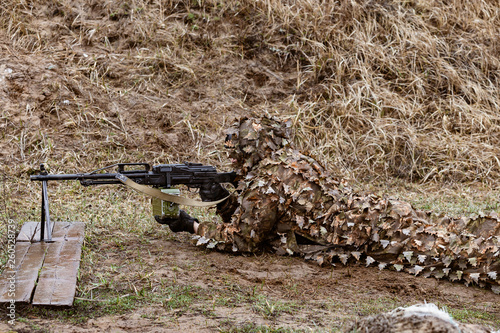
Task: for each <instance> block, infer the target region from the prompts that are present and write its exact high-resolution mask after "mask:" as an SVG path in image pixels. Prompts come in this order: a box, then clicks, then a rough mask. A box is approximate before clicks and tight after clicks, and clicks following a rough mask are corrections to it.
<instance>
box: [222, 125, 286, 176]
mask: <svg viewBox="0 0 500 333" xmlns="http://www.w3.org/2000/svg"><path fill="white" fill-rule="evenodd" d="M291 126H292V122H291V121H286V122H279V121H277V120H275V119H271V118H267V117H265V118H262V119H256V118H246V117H245V118H242V119H240V121H239V122H237V123H236V124H234V125H233V127H231V128H229V129H228V130H227V131H226V134H227V138H226V147H228V148H229V149H231V152H230V157H231V158H233V159H234V160H235V167H236V169H237V171H238V172H239V173H240V174H241V175H246V174H247V173H248V172H249V171H250V170H252V168H253V167H254V166H256V165H257V164H259V162H260V161H262V160H264V159H266V158H270V157H271V156H272V155H273V154H274V153H276V152H278V151H280V150H282V149H284V148H289V147H290V135H291Z"/></svg>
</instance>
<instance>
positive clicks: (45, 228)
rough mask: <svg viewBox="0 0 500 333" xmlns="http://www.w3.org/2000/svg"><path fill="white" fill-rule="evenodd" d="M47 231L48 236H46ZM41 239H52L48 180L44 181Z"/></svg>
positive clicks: (42, 240)
mask: <svg viewBox="0 0 500 333" xmlns="http://www.w3.org/2000/svg"><path fill="white" fill-rule="evenodd" d="M45 232H47V237H45ZM40 241H41V242H45V241H47V242H51V241H52V228H51V225H50V213H49V197H48V194H47V181H43V182H42V218H41V226H40Z"/></svg>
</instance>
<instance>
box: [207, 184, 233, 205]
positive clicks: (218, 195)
mask: <svg viewBox="0 0 500 333" xmlns="http://www.w3.org/2000/svg"><path fill="white" fill-rule="evenodd" d="M228 195H229V192H228V190H226V189H225V188H224V187H222V185H221V184H219V183H207V184H203V185H202V186H201V187H200V198H201V201H217V200H220V199H223V198H225V197H227V196H228Z"/></svg>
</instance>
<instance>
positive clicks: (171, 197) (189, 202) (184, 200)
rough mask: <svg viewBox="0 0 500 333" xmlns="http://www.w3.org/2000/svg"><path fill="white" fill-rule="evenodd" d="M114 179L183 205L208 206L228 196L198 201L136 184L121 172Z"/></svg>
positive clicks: (161, 198) (148, 193) (158, 197)
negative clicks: (208, 200)
mask: <svg viewBox="0 0 500 333" xmlns="http://www.w3.org/2000/svg"><path fill="white" fill-rule="evenodd" d="M116 179H118V180H119V181H121V182H122V183H123V184H125V185H127V186H129V187H131V188H133V189H134V190H136V191H138V192H141V193H144V194H146V195H149V196H151V197H154V198H157V199H160V200H163V201H169V202H174V203H176V204H179V205H184V206H194V207H209V206H214V205H216V204H218V203H220V202H222V201H224V200H226V199H227V198H229V196H227V197H225V198H223V199H220V200H217V201H210V202H204V201H198V200H193V199H189V198H183V197H179V196H178V195H173V194H168V193H163V192H162V191H160V190H157V189H155V188H152V187H148V186H144V185H141V184H137V183H136V182H134V181H133V180H132V179H130V178H128V177H127V176H124V175H122V174H117V175H116Z"/></svg>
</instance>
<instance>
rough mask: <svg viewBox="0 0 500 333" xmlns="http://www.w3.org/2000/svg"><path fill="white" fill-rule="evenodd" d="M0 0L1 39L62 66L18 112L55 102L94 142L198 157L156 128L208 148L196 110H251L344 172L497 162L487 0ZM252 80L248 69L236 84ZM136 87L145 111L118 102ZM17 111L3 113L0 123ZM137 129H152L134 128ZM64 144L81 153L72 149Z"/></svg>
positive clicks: (459, 170)
mask: <svg viewBox="0 0 500 333" xmlns="http://www.w3.org/2000/svg"><path fill="white" fill-rule="evenodd" d="M2 7H3V8H4V9H7V8H8V9H9V10H3V11H2V13H3V14H2V15H1V17H0V22H1V25H2V28H3V31H5V32H6V35H7V36H9V43H10V48H11V49H12V50H14V51H16V50H19V51H24V52H29V53H30V54H35V55H39V56H40V57H41V58H45V59H48V60H50V61H49V62H51V63H52V62H55V63H56V64H57V66H61V67H62V68H61V72H62V73H61V74H63V78H60V79H58V80H56V82H52V87H51V86H49V87H44V88H47V89H49V90H52V91H50V92H48V94H49V96H50V97H51V98H52V100H51V103H43V102H42V103H36V102H35V103H33V104H34V105H30V107H27V109H30V108H31V110H29V112H28V113H31V114H33V113H35V114H36V113H37V111H38V112H49V113H50V114H54V113H55V114H56V116H57V118H58V121H56V122H55V124H54V122H51V123H50V125H55V126H56V127H62V128H65V129H69V131H66V132H65V136H81V137H83V138H84V139H86V141H88V144H89V145H90V146H92V145H93V144H94V143H93V142H92V141H93V140H92V139H95V138H97V139H100V138H103V137H106V141H107V142H106V143H107V145H105V144H102V143H101V144H99V145H97V146H96V147H95V148H96V149H97V150H101V149H102V148H103V146H113V145H114V146H118V147H120V146H124V147H126V148H129V149H140V148H139V147H143V146H144V143H150V147H151V149H150V151H149V153H150V154H148V156H147V157H148V158H151V157H152V156H151V155H153V154H154V152H155V151H156V152H158V150H157V149H155V148H158V146H161V147H162V148H163V149H165V148H167V153H168V154H169V155H173V157H174V158H173V159H176V157H177V156H182V157H189V158H193V156H192V155H191V154H183V153H179V152H178V150H179V147H178V145H177V147H175V148H176V149H171V147H169V145H168V143H163V145H162V144H161V143H160V144H158V141H160V142H161V141H166V142H168V137H166V136H165V133H161V132H162V131H163V132H169V131H171V130H172V129H174V130H176V131H178V132H182V133H185V134H186V137H185V138H182V139H181V140H180V141H183V142H186V143H187V144H190V145H195V146H196V148H197V149H198V151H199V152H198V154H197V155H196V156H195V158H197V159H204V158H205V156H206V154H207V152H208V150H207V148H206V145H207V141H213V140H215V139H217V138H215V137H213V136H212V137H208V138H207V137H206V133H209V132H212V131H214V129H215V130H216V131H220V129H221V127H222V126H223V122H220V121H217V120H215V121H214V120H211V119H207V117H213V116H214V115H220V114H222V115H223V117H224V118H226V117H229V118H230V117H231V115H232V114H236V115H237V114H244V113H248V112H249V111H248V110H253V111H254V112H255V113H256V114H265V113H270V114H273V115H279V116H280V117H290V116H291V117H293V118H294V119H295V124H296V127H297V130H298V134H299V135H298V138H297V141H298V142H300V143H301V145H302V147H303V148H304V149H308V150H311V151H312V152H313V154H314V155H316V156H319V158H320V159H321V160H322V161H323V162H324V163H326V164H328V165H330V166H332V168H338V170H339V172H342V173H344V174H350V176H351V177H352V178H356V179H360V178H365V180H367V179H373V178H377V177H381V178H382V179H387V178H391V177H397V178H403V179H407V180H411V181H424V182H425V181H430V180H433V181H438V182H441V181H480V182H485V183H492V182H494V181H495V179H496V178H497V177H498V176H499V171H500V160H499V159H498V156H500V154H499V148H498V147H499V146H500V145H499V138H500V135H499V116H498V111H497V110H498V108H499V100H500V95H499V82H500V78H499V50H500V49H499V47H500V46H499V45H498V40H497V37H498V35H499V34H500V28H499V27H500V22H499V21H500V18H499V7H498V3H497V2H495V1H453V2H451V3H449V2H446V1H410V2H397V1H369V2H352V1H340V2H326V3H321V2H318V1H312V0H298V1H289V2H287V1H277V0H266V1H259V2H254V1H225V2H224V3H219V2H216V1H194V2H193V1H167V2H164V1H162V2H160V1H153V2H145V1H139V0H136V1H119V2H98V1H70V0H64V1H59V2H57V3H53V2H43V1H42V2H37V3H36V4H35V3H29V2H26V1H3V2H2ZM235 29H236V30H235ZM238 59H241V63H242V64H243V65H241V66H238V65H237V60H238ZM229 64H231V65H230V66H228V65H229ZM249 67H251V68H249ZM241 70H244V71H246V73H245V75H246V77H245V76H242V75H241V74H242V73H241V72H240V71H241ZM58 74H59V72H58ZM259 76H260V77H261V79H262V80H263V84H264V85H265V86H264V87H262V83H259V82H257V81H258V80H259ZM248 77H251V78H252V80H248ZM249 81H255V82H257V83H256V84H254V85H253V87H252V86H249V87H248V86H247V87H245V86H244V85H243V84H242V83H251V82H249ZM265 87H268V88H269V89H268V90H271V88H274V91H265V90H266V89H264V88H265ZM54 94H57V95H58V96H57V98H59V100H57V99H56V96H54ZM62 95H67V100H66V101H70V102H71V105H70V106H69V107H66V108H64V107H65V105H61V100H60V97H61V96H62ZM137 96H142V97H143V98H142V101H140V102H139V104H140V105H139V107H140V108H141V109H149V113H146V112H138V113H140V115H137V114H133V112H130V111H127V110H130V109H131V108H133V107H135V105H131V104H133V103H131V102H130V99H131V98H133V97H137ZM180 96H181V98H180V99H181V100H179V97H180ZM63 98H64V97H63ZM96 101H99V102H98V103H96ZM124 101H125V102H124ZM135 103H137V101H136V102H135ZM44 104H50V105H44ZM193 104H194V105H193ZM73 105H74V106H73ZM66 106H67V105H66ZM72 106H73V107H72ZM25 107H26V106H25ZM18 112H19V111H18ZM12 113H14V114H15V113H16V112H15V111H14V112H9V111H4V113H3V114H2V121H3V122H4V123H5V124H6V125H7V126H5V127H9V126H8V125H10V122H12V121H14V120H15V119H14V120H11V119H10V117H9V115H12ZM24 113H25V112H24V110H23V111H22V112H21V114H24ZM131 113H132V114H131ZM141 121H142V122H143V124H142V125H144V126H137V125H136V124H137V123H140V122H141ZM44 123H47V122H46V121H45V120H44V119H43V118H42V126H43V125H45V124H44ZM158 124H160V128H158ZM13 127H14V128H13V129H9V130H7V135H8V136H10V137H13V138H16V140H18V141H19V143H18V145H19V146H20V148H19V149H18V151H16V152H11V155H10V156H9V157H14V159H19V157H21V158H22V159H23V160H29V159H30V157H31V156H29V154H25V153H24V150H26V149H29V148H30V147H32V151H33V150H35V149H33V148H37V147H36V145H35V143H34V141H35V142H36V143H37V144H39V145H40V146H41V147H42V149H37V150H42V151H44V152H45V154H40V153H38V154H37V155H35V156H33V159H32V161H36V160H40V159H44V158H47V157H52V156H58V155H60V154H61V153H60V152H59V151H58V149H57V147H56V148H55V149H54V151H50V152H48V151H47V150H48V149H50V145H49V147H48V146H47V142H43V141H44V139H45V137H44V136H42V137H40V136H39V135H38V134H37V133H33V132H34V131H29V128H26V126H24V128H22V127H21V126H19V124H17V126H16V125H15V126H13ZM146 129H147V130H148V131H151V132H153V133H154V134H153V135H152V137H153V139H150V140H148V138H145V135H144V133H141V132H143V131H144V130H146ZM141 130H142V131H141ZM111 133H112V134H113V135H112V138H110V134H111ZM37 135H38V136H37ZM136 135H139V136H142V137H139V138H138V137H137V136H136ZM158 138H159V140H158ZM305 138H307V139H305ZM311 138H312V139H311ZM137 139H139V140H137ZM155 139H156V142H155ZM184 139H185V140H184ZM207 139H208V140H207ZM40 141H42V142H40ZM137 141H139V144H137ZM148 141H149V142H148ZM53 144H54V143H53ZM34 145H35V146H34ZM72 148H74V147H72ZM86 148H87V147H86ZM88 148H93V147H88ZM88 148H87V149H86V150H88ZM212 149H213V148H212ZM176 150H177V151H176ZM27 155H28V156H27ZM40 155H41V156H40ZM125 155H127V154H126V153H125ZM120 157H121V156H120ZM155 157H160V156H158V154H156V156H155ZM161 157H163V156H161ZM75 158H76V159H80V161H79V163H83V165H85V164H87V163H84V162H82V161H81V160H82V159H85V160H88V158H86V156H82V151H79V152H78V157H75ZM211 158H212V156H209V157H208V159H211ZM91 164H95V161H93V162H92V163H91Z"/></svg>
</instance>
